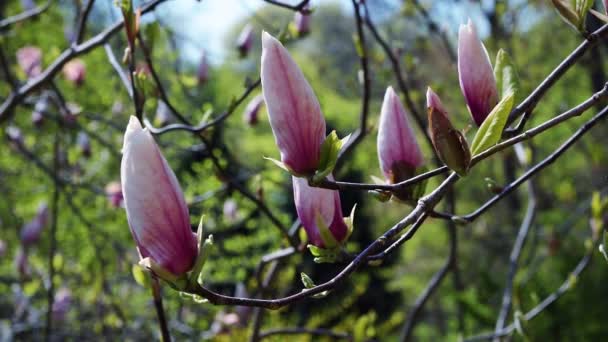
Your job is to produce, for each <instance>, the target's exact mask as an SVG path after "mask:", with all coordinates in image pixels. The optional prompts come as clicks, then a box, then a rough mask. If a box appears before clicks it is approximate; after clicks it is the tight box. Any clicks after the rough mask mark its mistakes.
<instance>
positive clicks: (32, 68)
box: [17, 46, 42, 78]
mask: <svg viewBox="0 0 608 342" xmlns="http://www.w3.org/2000/svg"><path fill="white" fill-rule="evenodd" d="M17 63H18V64H19V67H21V70H23V72H25V75H26V76H27V77H28V78H32V77H36V76H38V75H40V73H41V72H42V51H41V50H40V49H39V48H37V47H35V46H25V47H22V48H21V49H19V50H17Z"/></svg>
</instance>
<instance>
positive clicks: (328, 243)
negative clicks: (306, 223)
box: [315, 212, 340, 249]
mask: <svg viewBox="0 0 608 342" xmlns="http://www.w3.org/2000/svg"><path fill="white" fill-rule="evenodd" d="M315 223H316V224H317V229H319V235H321V240H323V245H324V246H325V247H326V248H330V249H331V248H335V247H338V246H339V245H340V243H339V242H338V241H337V240H336V238H334V236H333V234H332V233H331V231H330V230H329V227H327V226H326V225H325V222H323V217H322V216H321V214H319V213H318V212H317V213H316V215H315Z"/></svg>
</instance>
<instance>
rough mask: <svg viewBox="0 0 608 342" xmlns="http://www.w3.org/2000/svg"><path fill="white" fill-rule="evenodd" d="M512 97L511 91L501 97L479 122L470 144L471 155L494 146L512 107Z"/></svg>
mask: <svg viewBox="0 0 608 342" xmlns="http://www.w3.org/2000/svg"><path fill="white" fill-rule="evenodd" d="M513 97H514V94H513V93H510V94H507V95H506V96H505V97H503V99H502V100H501V101H500V102H499V103H498V104H497V105H496V107H494V109H493V110H492V112H491V113H490V114H489V115H488V117H487V118H486V119H485V120H484V122H483V123H482V124H481V126H480V127H479V130H478V131H477V134H475V138H473V143H472V144H471V153H472V154H473V155H476V154H478V153H480V152H483V151H484V150H486V149H488V148H490V147H492V146H494V145H495V144H496V143H497V142H498V141H499V140H500V137H501V135H502V130H503V128H504V127H505V124H506V123H507V118H508V117H509V113H510V112H511V107H513Z"/></svg>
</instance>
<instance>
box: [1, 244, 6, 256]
mask: <svg viewBox="0 0 608 342" xmlns="http://www.w3.org/2000/svg"><path fill="white" fill-rule="evenodd" d="M5 254H6V242H4V240H0V258H2V257H4V255H5Z"/></svg>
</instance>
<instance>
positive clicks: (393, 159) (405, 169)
mask: <svg viewBox="0 0 608 342" xmlns="http://www.w3.org/2000/svg"><path fill="white" fill-rule="evenodd" d="M407 115H408V114H407V113H406V112H405V109H404V108H403V105H402V104H401V100H400V99H399V96H397V94H395V91H394V90H393V88H392V87H388V88H387V89H386V94H385V95H384V102H383V103H382V110H381V112H380V123H379V127H378V159H379V160H380V169H382V173H383V174H384V177H385V179H386V180H387V182H389V183H391V184H393V183H398V182H401V181H404V180H406V179H408V178H411V177H412V176H414V175H415V174H416V169H417V168H419V167H420V166H422V165H423V164H424V157H423V155H422V151H421V150H420V146H418V142H417V141H416V136H415V134H414V131H413V130H412V127H411V126H410V124H409V120H408V118H407ZM406 190H411V189H406ZM396 195H398V196H399V198H401V197H403V198H402V199H403V200H409V199H412V198H411V195H412V194H411V191H407V193H402V194H396Z"/></svg>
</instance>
